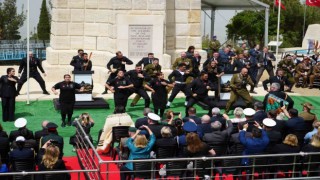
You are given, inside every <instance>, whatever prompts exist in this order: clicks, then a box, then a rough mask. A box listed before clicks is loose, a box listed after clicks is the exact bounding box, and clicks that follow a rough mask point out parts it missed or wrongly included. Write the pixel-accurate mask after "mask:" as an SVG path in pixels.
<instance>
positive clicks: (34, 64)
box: [17, 52, 50, 95]
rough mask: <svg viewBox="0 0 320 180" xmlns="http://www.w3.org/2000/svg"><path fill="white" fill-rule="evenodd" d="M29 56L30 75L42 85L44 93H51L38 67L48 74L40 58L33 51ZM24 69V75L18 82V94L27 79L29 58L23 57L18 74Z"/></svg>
mask: <svg viewBox="0 0 320 180" xmlns="http://www.w3.org/2000/svg"><path fill="white" fill-rule="evenodd" d="M29 58H30V62H29V73H30V74H29V77H32V78H34V79H35V80H36V81H37V82H38V83H39V84H40V87H41V89H42V91H43V94H47V95H50V94H49V92H48V91H47V90H46V83H45V82H44V80H43V79H42V77H41V75H40V73H39V72H38V69H37V68H39V69H40V71H41V72H42V73H43V75H44V76H46V73H45V72H44V70H43V67H42V65H41V62H40V60H39V59H38V58H35V57H33V54H32V52H29ZM22 70H23V73H22V76H21V78H20V80H19V82H18V89H17V91H18V94H19V92H20V90H21V88H22V85H23V84H24V83H25V82H26V81H27V58H23V59H22V60H21V63H20V66H19V70H18V73H19V74H18V76H19V77H20V74H21V72H22Z"/></svg>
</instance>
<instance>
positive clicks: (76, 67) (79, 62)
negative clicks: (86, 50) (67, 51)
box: [70, 55, 83, 71]
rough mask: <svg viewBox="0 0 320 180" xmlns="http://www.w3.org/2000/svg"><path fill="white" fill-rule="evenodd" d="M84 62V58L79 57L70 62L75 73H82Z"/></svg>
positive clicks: (74, 57)
mask: <svg viewBox="0 0 320 180" xmlns="http://www.w3.org/2000/svg"><path fill="white" fill-rule="evenodd" d="M82 61H83V58H82V57H81V56H79V55H77V56H73V58H72V60H71V62H70V65H71V66H73V70H74V71H81V69H82Z"/></svg>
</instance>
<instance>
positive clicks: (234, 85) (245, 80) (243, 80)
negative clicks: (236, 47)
mask: <svg viewBox="0 0 320 180" xmlns="http://www.w3.org/2000/svg"><path fill="white" fill-rule="evenodd" d="M247 84H249V85H251V86H254V83H253V82H252V80H251V78H250V76H247V77H244V76H242V74H241V73H238V74H234V75H233V76H232V78H231V82H230V87H231V89H232V90H231V97H230V100H229V101H228V103H227V106H226V110H225V112H226V113H228V112H229V110H230V107H231V106H232V105H233V104H234V103H235V102H236V101H237V100H238V97H239V96H240V97H241V98H242V99H243V100H244V102H245V103H246V107H250V106H252V97H251V96H250V94H249V91H248V90H247V87H246V86H247Z"/></svg>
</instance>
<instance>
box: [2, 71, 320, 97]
mask: <svg viewBox="0 0 320 180" xmlns="http://www.w3.org/2000/svg"><path fill="white" fill-rule="evenodd" d="M6 68H7V66H1V67H0V72H3V73H2V74H5V72H6ZM14 68H16V70H17V69H18V67H17V66H15V67H14ZM265 78H266V75H264V76H263V77H262V78H261V80H264V79H265ZM44 80H45V81H46V77H44ZM55 83H57V82H46V86H47V90H48V91H49V92H50V93H51V95H44V94H42V91H41V88H40V86H39V84H38V83H37V82H36V81H35V80H34V79H32V78H31V80H30V91H29V92H30V93H29V99H30V101H35V100H51V99H53V98H57V97H58V95H54V94H53V93H52V92H51V87H52V86H53V85H54V84H55ZM103 91H104V85H103V84H97V83H95V84H94V89H93V97H103V98H106V99H112V98H113V95H112V94H110V93H109V94H106V95H102V94H101V93H102V92H103ZM255 91H256V92H257V94H252V95H253V96H264V95H265V94H266V93H267V92H266V91H264V89H263V87H262V84H261V82H260V83H259V85H258V88H256V89H255ZM26 92H27V82H26V83H25V84H24V85H23V87H22V90H21V92H20V94H21V95H19V96H18V97H17V101H26V100H27V93H26ZM293 92H294V93H290V95H291V96H320V90H319V89H318V88H317V89H308V88H295V87H294V88H293ZM210 94H212V95H213V94H214V93H213V92H210ZM133 96H134V95H133ZM133 96H131V98H132V97H133ZM177 97H184V95H183V94H181V93H179V94H178V96H177Z"/></svg>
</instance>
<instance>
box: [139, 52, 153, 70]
mask: <svg viewBox="0 0 320 180" xmlns="http://www.w3.org/2000/svg"><path fill="white" fill-rule="evenodd" d="M153 59H154V54H153V53H148V57H143V58H142V59H141V60H140V61H139V62H138V63H137V64H139V65H140V66H141V65H142V64H143V67H146V66H147V65H148V64H152V62H153Z"/></svg>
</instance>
